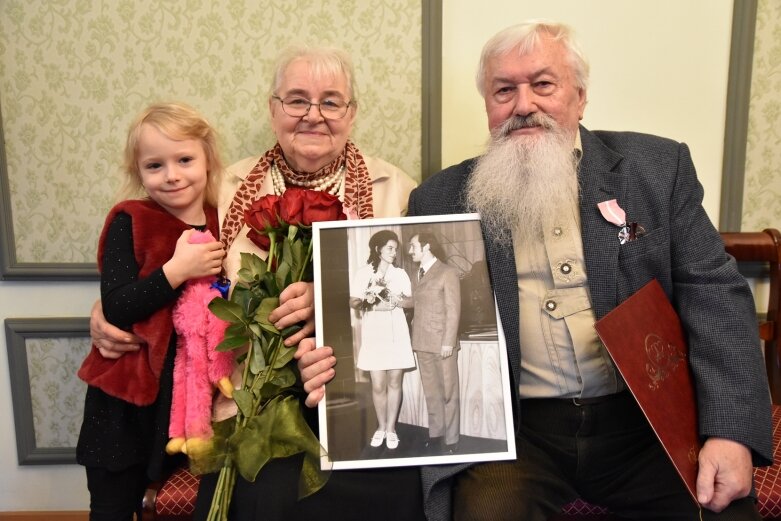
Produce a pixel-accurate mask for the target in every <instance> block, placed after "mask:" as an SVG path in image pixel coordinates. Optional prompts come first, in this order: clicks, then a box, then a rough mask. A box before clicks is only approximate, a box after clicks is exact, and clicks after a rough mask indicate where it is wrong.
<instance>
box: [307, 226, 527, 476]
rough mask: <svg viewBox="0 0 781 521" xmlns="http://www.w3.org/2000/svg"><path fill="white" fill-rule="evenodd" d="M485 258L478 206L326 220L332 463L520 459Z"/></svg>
mask: <svg viewBox="0 0 781 521" xmlns="http://www.w3.org/2000/svg"><path fill="white" fill-rule="evenodd" d="M485 259H486V255H485V246H484V243H483V237H482V233H481V231H480V220H479V216H478V215H476V214H465V215H444V216H433V217H431V216H429V217H407V218H393V219H367V220H361V221H358V220H354V221H337V222H327V223H315V225H314V266H315V300H316V305H315V310H316V315H315V320H316V325H317V345H319V346H322V345H327V346H331V347H333V349H334V353H335V355H336V357H337V359H338V363H337V366H336V376H335V377H334V379H333V380H332V381H331V382H330V383H329V384H328V385H327V386H326V395H325V399H323V400H322V402H321V403H320V405H319V407H320V441H321V443H322V445H323V447H324V449H325V453H326V455H325V456H323V461H322V465H323V467H324V468H331V469H335V470H338V469H349V468H367V467H391V466H403V465H423V464H426V465H428V464H438V463H458V462H471V461H492V460H502V459H513V458H515V442H514V440H515V438H514V436H513V424H512V406H511V396H512V395H511V393H510V384H509V381H510V378H509V372H508V367H507V355H506V347H505V343H504V337H503V334H502V329H501V324H500V320H499V315H498V313H497V308H496V302H495V299H494V295H493V292H492V290H491V286H490V280H489V276H488V269H487V265H486V260H485Z"/></svg>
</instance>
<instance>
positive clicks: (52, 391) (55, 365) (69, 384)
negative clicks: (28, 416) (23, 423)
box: [25, 337, 90, 448]
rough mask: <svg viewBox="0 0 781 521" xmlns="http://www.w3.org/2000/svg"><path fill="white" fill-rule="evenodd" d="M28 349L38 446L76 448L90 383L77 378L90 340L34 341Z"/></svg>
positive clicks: (30, 342)
mask: <svg viewBox="0 0 781 521" xmlns="http://www.w3.org/2000/svg"><path fill="white" fill-rule="evenodd" d="M25 346H26V348H27V369H28V374H29V375H30V395H31V398H32V409H33V425H34V426H35V446H36V447H38V448H47V447H75V446H76V441H77V440H78V439H79V429H80V428H81V420H82V417H83V416H84V394H85V393H86V392H87V384H85V383H84V382H82V381H81V380H79V379H78V378H76V377H75V376H74V375H75V374H76V371H77V370H78V369H79V367H80V366H81V362H82V360H84V357H85V356H87V353H88V352H89V349H90V341H89V338H86V337H85V338H31V339H28V340H27V341H26V343H25Z"/></svg>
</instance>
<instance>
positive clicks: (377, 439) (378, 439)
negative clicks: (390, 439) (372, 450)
mask: <svg viewBox="0 0 781 521" xmlns="http://www.w3.org/2000/svg"><path fill="white" fill-rule="evenodd" d="M384 439H385V431H374V436H372V441H370V442H369V445H371V446H372V447H379V446H380V445H382V440H384Z"/></svg>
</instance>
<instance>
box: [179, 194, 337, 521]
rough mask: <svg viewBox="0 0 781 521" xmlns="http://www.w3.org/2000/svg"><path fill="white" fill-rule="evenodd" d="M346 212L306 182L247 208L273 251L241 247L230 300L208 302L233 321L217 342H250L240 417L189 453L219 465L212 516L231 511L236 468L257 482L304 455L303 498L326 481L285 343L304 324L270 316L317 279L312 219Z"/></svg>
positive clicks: (228, 346)
mask: <svg viewBox="0 0 781 521" xmlns="http://www.w3.org/2000/svg"><path fill="white" fill-rule="evenodd" d="M345 218H346V216H345V215H344V213H343V211H342V204H341V202H339V199H337V198H336V197H334V196H332V195H330V194H327V193H324V192H315V191H312V190H303V189H300V188H288V189H287V190H286V191H285V193H284V194H283V195H282V196H276V195H267V196H265V197H262V198H261V199H259V200H257V201H255V202H254V203H253V204H252V206H251V207H250V208H249V209H248V210H247V211H246V212H245V214H244V221H245V223H246V224H247V225H248V226H249V227H250V228H251V230H250V232H249V233H248V234H247V236H248V237H249V238H250V240H252V242H254V243H255V244H257V245H258V246H259V247H260V248H261V249H262V250H265V251H268V257H267V258H266V260H265V261H264V260H262V259H261V258H260V257H258V256H257V255H255V254H253V253H242V254H241V269H239V272H238V282H237V284H236V286H235V287H234V288H233V292H232V294H231V296H230V299H229V300H226V299H223V298H215V299H214V300H212V302H211V303H210V304H209V309H211V311H212V312H213V313H214V314H215V315H217V316H218V317H219V318H221V319H223V320H225V321H227V322H229V323H230V326H229V327H228V328H227V330H226V332H225V339H224V340H223V342H222V343H221V344H220V345H219V346H218V347H217V349H218V350H221V351H227V350H233V349H239V348H244V347H246V348H247V351H246V354H245V355H243V361H244V370H243V374H242V385H241V388H240V389H237V390H236V391H234V393H233V399H234V400H235V401H236V404H237V406H238V414H237V415H236V418H235V421H234V420H233V419H231V420H226V421H225V422H222V425H219V424H218V425H215V429H214V430H215V438H214V439H215V442H214V450H213V452H212V453H211V454H207V455H202V456H201V457H200V458H199V457H193V455H190V457H191V463H192V464H193V466H194V467H195V470H196V471H197V472H207V471H216V470H217V469H218V468H219V469H220V475H219V478H218V482H217V488H216V490H215V493H214V498H213V500H212V506H211V510H210V512H209V517H208V519H209V520H210V521H211V520H215V521H216V520H226V519H227V518H228V509H229V506H230V500H231V496H232V494H233V488H234V485H235V482H236V473H237V472H238V473H239V474H241V476H242V477H243V478H244V479H246V480H247V481H254V480H255V477H256V476H257V475H258V472H260V469H261V468H262V467H263V465H265V464H266V463H267V462H268V461H269V460H271V459H273V458H284V457H288V456H292V455H294V454H300V453H302V452H303V453H304V454H305V457H304V463H303V466H302V469H301V474H300V478H299V497H305V496H308V495H310V494H312V493H314V492H316V491H317V490H319V489H320V488H321V487H322V486H323V485H324V484H325V482H326V480H327V474H326V473H323V472H321V471H320V465H319V460H320V443H319V441H318V439H317V437H316V436H315V435H314V433H313V432H312V430H311V429H310V428H309V426H308V425H307V423H306V421H305V420H304V417H303V413H302V410H301V400H300V397H301V395H302V394H303V392H304V391H303V388H302V386H301V383H300V381H299V378H298V371H297V370H296V368H295V362H294V361H293V354H294V352H295V349H294V348H289V347H286V346H285V345H284V344H283V340H284V339H285V338H286V337H288V336H289V335H291V334H294V333H295V332H296V331H298V330H299V329H300V326H291V327H289V328H286V329H285V330H282V331H280V330H278V329H277V328H276V327H274V324H272V323H271V322H269V320H268V316H269V314H270V313H271V311H272V310H274V309H275V308H277V307H278V306H279V295H280V293H281V292H282V290H283V289H284V288H285V287H287V286H288V285H290V284H292V283H293V282H298V281H311V280H312V229H311V227H312V223H313V222H316V221H334V220H343V219H345ZM239 360H242V358H239Z"/></svg>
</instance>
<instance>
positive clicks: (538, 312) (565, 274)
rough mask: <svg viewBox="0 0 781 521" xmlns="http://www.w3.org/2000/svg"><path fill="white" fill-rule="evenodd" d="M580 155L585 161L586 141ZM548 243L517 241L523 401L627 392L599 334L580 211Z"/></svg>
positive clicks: (550, 231)
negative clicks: (592, 304)
mask: <svg viewBox="0 0 781 521" xmlns="http://www.w3.org/2000/svg"><path fill="white" fill-rule="evenodd" d="M575 154H576V156H577V158H578V160H580V157H581V155H582V148H581V144H580V136H579V135H578V137H577V138H576V143H575ZM543 228H544V230H543V241H542V242H539V241H537V240H531V241H530V240H528V239H526V240H524V239H520V237H521V236H520V235H516V236H515V238H514V240H513V248H514V251H515V263H516V271H517V275H518V292H519V303H520V324H519V325H520V342H521V381H520V385H519V390H520V396H521V397H522V398H542V397H545V398H552V397H560V398H575V397H581V398H588V397H594V396H602V395H605V394H611V393H615V392H618V391H620V390H622V389H623V388H624V384H623V382H622V381H621V378H620V377H619V375H618V373H617V371H616V369H615V366H614V365H613V362H612V360H611V359H610V356H609V355H608V354H607V351H606V350H605V347H604V346H603V345H602V343H601V342H600V340H599V337H598V336H597V334H596V331H595V330H594V322H595V321H596V316H595V315H594V310H593V309H592V306H591V296H590V295H589V290H588V283H587V282H588V279H587V277H586V269H585V259H584V255H583V241H582V238H581V232H580V211H579V208H578V207H577V205H575V206H574V207H573V208H571V209H570V211H569V212H563V213H562V214H560V215H551V216H549V217H548V219H547V221H546V223H545V224H544V225H543Z"/></svg>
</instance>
